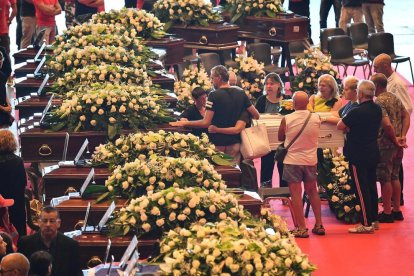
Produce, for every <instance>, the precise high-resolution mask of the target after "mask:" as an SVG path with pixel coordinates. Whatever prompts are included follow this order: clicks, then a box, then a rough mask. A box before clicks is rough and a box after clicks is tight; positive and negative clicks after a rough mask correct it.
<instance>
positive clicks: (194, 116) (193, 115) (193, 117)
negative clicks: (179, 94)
mask: <svg viewBox="0 0 414 276" xmlns="http://www.w3.org/2000/svg"><path fill="white" fill-rule="evenodd" d="M181 118H186V119H188V120H189V121H198V120H202V119H203V116H201V114H200V111H198V109H197V107H196V106H195V105H192V106H190V107H189V108H187V109H186V110H184V112H183V113H182V114H181ZM203 132H204V133H208V129H207V128H193V129H192V130H191V133H192V134H194V135H197V136H201V133H203Z"/></svg>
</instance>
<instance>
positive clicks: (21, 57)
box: [13, 46, 53, 64]
mask: <svg viewBox="0 0 414 276" xmlns="http://www.w3.org/2000/svg"><path fill="white" fill-rule="evenodd" d="M38 51H39V49H35V48H33V47H32V46H29V47H28V48H26V49H21V50H19V51H18V52H16V53H14V54H13V57H14V63H15V64H18V63H21V62H25V61H27V60H28V59H33V58H34V57H35V56H36V54H37V52H38ZM52 53H53V50H52V49H48V48H46V54H52ZM44 55H45V53H44V52H43V53H41V54H40V57H43V56H44Z"/></svg>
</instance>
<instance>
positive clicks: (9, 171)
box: [0, 129, 27, 236]
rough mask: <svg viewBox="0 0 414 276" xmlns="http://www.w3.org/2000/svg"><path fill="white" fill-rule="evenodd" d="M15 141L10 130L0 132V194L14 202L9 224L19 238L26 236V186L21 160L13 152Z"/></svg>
mask: <svg viewBox="0 0 414 276" xmlns="http://www.w3.org/2000/svg"><path fill="white" fill-rule="evenodd" d="M16 150H17V141H16V139H15V138H14V135H13V133H12V132H11V131H10V130H7V129H3V130H0V175H1V182H0V194H1V195H2V196H3V197H4V198H10V199H13V200H14V205H13V206H11V207H9V215H10V222H11V223H12V224H13V225H14V226H15V227H16V229H17V232H19V236H25V235H26V210H25V200H24V189H25V187H26V185H27V178H26V171H25V169H24V165H23V160H22V159H21V158H20V157H19V156H17V155H16V154H15V153H14V152H15V151H16Z"/></svg>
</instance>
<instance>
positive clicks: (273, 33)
mask: <svg viewBox="0 0 414 276" xmlns="http://www.w3.org/2000/svg"><path fill="white" fill-rule="evenodd" d="M269 35H270V36H276V28H275V27H272V28H270V29H269Z"/></svg>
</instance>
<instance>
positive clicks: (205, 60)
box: [198, 53, 221, 76]
mask: <svg viewBox="0 0 414 276" xmlns="http://www.w3.org/2000/svg"><path fill="white" fill-rule="evenodd" d="M198 56H199V57H200V60H201V64H203V66H204V68H205V69H206V72H207V74H208V75H209V76H210V71H211V69H212V68H213V67H214V66H216V65H220V64H221V63H220V56H219V55H218V54H216V53H203V54H199V55H198Z"/></svg>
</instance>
